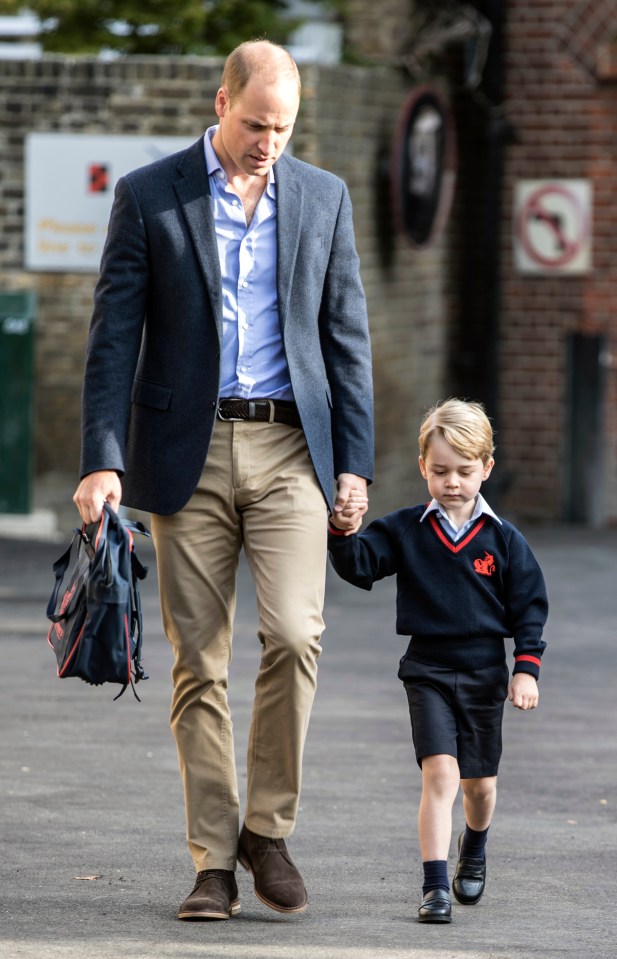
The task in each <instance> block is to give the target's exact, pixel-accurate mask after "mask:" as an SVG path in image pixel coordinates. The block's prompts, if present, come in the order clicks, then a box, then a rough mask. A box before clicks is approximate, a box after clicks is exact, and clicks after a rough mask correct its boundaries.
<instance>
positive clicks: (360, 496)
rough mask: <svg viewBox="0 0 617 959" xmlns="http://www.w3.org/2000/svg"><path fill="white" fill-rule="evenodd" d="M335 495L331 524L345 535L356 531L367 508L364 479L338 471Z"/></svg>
mask: <svg viewBox="0 0 617 959" xmlns="http://www.w3.org/2000/svg"><path fill="white" fill-rule="evenodd" d="M336 489H337V496H336V501H335V503H334V511H333V515H332V520H333V525H334V526H336V527H337V529H341V530H345V535H346V536H349V535H351V533H357V531H358V530H359V529H360V526H361V525H362V517H363V516H364V514H365V513H366V511H367V509H368V494H367V486H366V480H365V479H364V477H363V476H356V475H355V473H340V474H339V476H338V478H337V482H336Z"/></svg>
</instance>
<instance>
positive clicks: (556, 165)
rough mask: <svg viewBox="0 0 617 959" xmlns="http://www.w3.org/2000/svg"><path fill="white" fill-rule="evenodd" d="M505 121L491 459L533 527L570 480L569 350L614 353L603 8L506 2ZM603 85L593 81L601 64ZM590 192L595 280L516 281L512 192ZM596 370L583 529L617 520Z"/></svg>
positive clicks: (611, 84) (614, 264) (613, 104)
mask: <svg viewBox="0 0 617 959" xmlns="http://www.w3.org/2000/svg"><path fill="white" fill-rule="evenodd" d="M507 17H508V20H507V50H506V66H507V73H506V88H507V90H506V92H507V97H506V111H507V117H508V120H509V121H510V123H511V124H513V126H514V127H515V128H516V130H517V131H518V142H516V143H515V144H513V145H512V146H510V147H509V148H508V150H507V164H506V184H505V197H504V219H503V231H502V270H503V279H504V283H503V296H502V318H501V342H500V362H501V380H500V407H501V413H502V415H501V430H500V456H501V457H502V459H503V462H504V467H505V469H506V471H507V473H508V474H509V477H510V485H509V489H508V491H507V494H506V498H505V505H506V508H511V509H512V510H515V509H516V510H518V511H520V512H522V511H523V510H524V513H525V514H526V515H528V516H532V517H537V518H538V519H543V518H549V519H559V518H562V517H563V516H564V508H565V499H564V497H565V491H566V488H567V485H568V475H569V473H570V471H571V469H572V468H573V466H576V465H577V464H576V463H575V462H574V459H575V458H577V457H578V458H580V457H581V456H582V455H584V454H583V451H582V450H581V449H578V450H573V451H572V454H571V455H572V458H571V459H570V461H569V460H568V447H567V441H566V434H567V427H568V424H567V421H566V416H567V410H568V383H567V370H566V342H567V337H568V335H569V334H571V333H575V332H576V333H588V334H590V333H591V334H596V333H597V334H602V335H604V336H606V338H607V343H608V347H609V349H608V353H609V354H610V353H612V354H613V355H614V354H615V353H616V351H617V342H616V337H617V231H616V229H615V225H616V220H617V213H616V209H617V208H616V206H615V197H616V196H617V153H616V151H615V135H616V133H617V71H613V72H611V67H610V57H607V56H606V51H607V47H606V43H607V40H608V39H610V38H611V37H613V38H614V37H617V6H616V5H615V4H614V3H613V2H610V0H591V2H582V0H561V2H556V0H511V2H510V3H508V14H507ZM602 56H604V63H605V74H606V76H602V69H601V68H600V65H601V62H602V60H601V58H602ZM553 177H555V178H589V179H590V180H591V182H592V184H593V196H594V199H593V240H592V243H593V250H592V262H593V270H592V272H591V273H590V274H589V275H585V276H572V277H568V276H563V275H562V276H558V277H553V278H551V277H545V276H543V277H534V276H526V275H525V276H521V275H519V274H518V273H517V272H516V270H515V267H514V262H513V255H512V242H511V234H512V228H513V225H512V203H513V191H514V187H515V184H516V182H517V181H518V180H521V179H533V178H553ZM606 359H607V361H608V362H609V367H608V369H605V370H604V371H602V373H601V375H603V376H604V379H605V382H606V388H605V394H604V411H605V412H604V435H603V437H602V438H601V446H602V447H603V451H604V453H603V455H604V462H603V463H602V462H600V461H599V462H598V463H595V464H594V463H589V468H590V469H591V470H594V471H595V472H596V476H595V478H594V487H595V495H596V496H597V502H596V504H595V506H592V505H591V504H590V506H589V511H588V518H589V519H590V520H591V521H594V522H615V521H617V495H616V494H617V479H616V477H617V416H616V413H617V376H616V371H617V365H616V364H615V362H614V361H612V363H611V361H610V359H609V357H608V356H607V357H606Z"/></svg>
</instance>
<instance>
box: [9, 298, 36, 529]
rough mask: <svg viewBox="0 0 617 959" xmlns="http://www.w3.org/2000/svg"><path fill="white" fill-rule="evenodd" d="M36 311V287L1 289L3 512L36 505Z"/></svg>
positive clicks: (16, 511) (23, 509)
mask: <svg viewBox="0 0 617 959" xmlns="http://www.w3.org/2000/svg"><path fill="white" fill-rule="evenodd" d="M35 315H36V296H35V294H34V293H33V292H31V291H24V292H18V293H1V292H0V513H29V512H30V508H31V504H30V500H31V492H32V471H33V470H32V447H33V435H32V434H33V421H34V402H33V399H34V395H33V394H34V325H35Z"/></svg>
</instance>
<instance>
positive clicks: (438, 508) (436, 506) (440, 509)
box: [420, 493, 503, 528]
mask: <svg viewBox="0 0 617 959" xmlns="http://www.w3.org/2000/svg"><path fill="white" fill-rule="evenodd" d="M429 513H438V514H439V515H440V516H441V517H443V519H446V520H448V522H450V525H452V524H451V521H450V519H449V517H448V514H447V513H446V509H445V507H444V506H442V505H441V503H440V502H439V501H438V500H436V499H432V500H431V501H430V503H429V504H428V506H427V507H426V509H425V510H424V512H423V513H422V516H421V517H420V522H422V521H423V520H424V519H426V517H427V516H428V515H429ZM483 513H485V514H486V515H487V516H491V517H492V518H493V519H494V520H496V521H497V522H498V523H499V525H500V526H501V525H503V524H502V522H501V520H500V519H499V517H498V516H497V513H495V511H494V510H493V509H491V507H490V506H489V504H488V503H487V502H486V500H485V499H484V497H483V496H482V493H478V495H477V496H476V505H475V506H474V510H473V513H472V514H471V516H470V517H469V519H468V520H467V521H466V522H465V523H463V526H467V525H469V523H473V522H474V521H475V520H477V519H479V517H480V516H482V514H483ZM461 528H462V527H461Z"/></svg>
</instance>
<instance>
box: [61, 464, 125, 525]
mask: <svg viewBox="0 0 617 959" xmlns="http://www.w3.org/2000/svg"><path fill="white" fill-rule="evenodd" d="M121 499H122V484H121V483H120V477H119V476H118V474H117V473H116V472H115V470H97V472H95V473H88V475H87V476H84V478H83V479H82V481H81V483H80V484H79V486H78V487H77V489H76V490H75V495H74V496H73V502H74V503H75V506H76V507H77V509H78V510H79V515H80V516H81V518H82V520H83V522H84V523H85V524H86V525H88V523H98V521H99V520H100V518H101V513H102V512H103V504H104V503H106V502H107V503H109V505H110V506H111V508H112V509H113V510H115V511H116V512H117V510H118V507H119V506H120V500H121Z"/></svg>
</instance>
